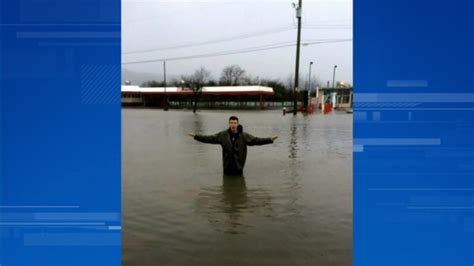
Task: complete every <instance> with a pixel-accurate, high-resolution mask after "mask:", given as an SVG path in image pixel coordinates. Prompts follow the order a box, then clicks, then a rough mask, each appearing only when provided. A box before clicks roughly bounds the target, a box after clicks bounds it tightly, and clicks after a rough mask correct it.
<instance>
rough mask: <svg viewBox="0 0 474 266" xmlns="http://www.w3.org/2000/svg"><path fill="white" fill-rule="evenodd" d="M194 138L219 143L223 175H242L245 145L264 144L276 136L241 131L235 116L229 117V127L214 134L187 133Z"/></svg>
mask: <svg viewBox="0 0 474 266" xmlns="http://www.w3.org/2000/svg"><path fill="white" fill-rule="evenodd" d="M189 135H190V136H191V137H194V139H195V140H197V141H200V142H204V143H210V144H220V145H221V147H222V164H223V166H224V175H236V176H239V175H242V174H243V170H244V165H245V159H246V158H247V146H254V145H265V144H270V143H273V141H274V140H275V139H276V138H278V136H277V135H275V136H272V137H271V138H257V137H254V136H252V135H250V134H248V133H246V132H243V127H242V125H239V119H238V118H237V117H236V116H231V117H230V118H229V128H228V129H227V130H224V131H221V132H219V133H217V134H214V135H208V136H206V135H200V134H194V133H191V134H189Z"/></svg>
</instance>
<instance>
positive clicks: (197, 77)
mask: <svg viewBox="0 0 474 266" xmlns="http://www.w3.org/2000/svg"><path fill="white" fill-rule="evenodd" d="M210 77H211V73H210V72H209V71H208V70H207V69H205V68H204V67H200V68H199V69H198V70H196V71H194V74H192V75H191V76H183V77H181V79H182V80H183V81H184V85H186V86H187V87H189V88H190V89H191V90H192V91H193V95H194V101H193V113H195V112H196V110H197V103H198V101H199V98H200V97H201V95H202V87H204V85H205V84H206V83H207V82H209V80H210Z"/></svg>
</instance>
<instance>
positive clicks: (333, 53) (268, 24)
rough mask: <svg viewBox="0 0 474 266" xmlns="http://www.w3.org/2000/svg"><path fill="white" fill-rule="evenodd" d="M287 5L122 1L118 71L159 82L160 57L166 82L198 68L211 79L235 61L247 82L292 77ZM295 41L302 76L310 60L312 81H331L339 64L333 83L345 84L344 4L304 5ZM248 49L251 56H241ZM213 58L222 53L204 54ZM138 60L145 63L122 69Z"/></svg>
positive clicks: (348, 34) (348, 26)
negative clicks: (149, 76)
mask: <svg viewBox="0 0 474 266" xmlns="http://www.w3.org/2000/svg"><path fill="white" fill-rule="evenodd" d="M295 2H296V3H297V1H296V0H295ZM291 3H292V1H290V0H288V1H286V0H273V1H262V0H257V1H242V0H241V1H163V0H123V1H122V63H123V65H122V67H123V68H124V69H127V70H130V71H134V72H146V73H153V74H155V75H156V79H162V78H163V63H162V61H159V60H162V59H167V60H166V68H167V76H168V78H172V77H178V76H180V75H182V74H191V73H192V72H194V70H195V69H197V68H199V67H200V66H203V67H205V68H206V69H208V70H210V71H211V74H212V77H213V78H214V79H218V78H219V76H220V73H221V71H222V69H223V68H224V67H225V66H227V65H233V64H237V65H239V66H241V67H242V68H243V69H245V70H246V73H247V74H250V75H251V76H252V77H257V76H258V77H260V78H278V79H281V80H282V81H286V80H287V79H288V77H289V75H292V74H294V72H295V55H296V46H295V45H294V43H295V42H296V33H297V30H296V28H297V19H296V17H295V10H294V8H293V7H292V5H291ZM301 40H302V44H304V43H308V45H303V46H301V55H300V75H301V76H302V77H304V78H307V77H308V73H309V62H310V61H314V65H313V66H312V74H313V79H314V77H316V78H317V79H318V80H320V81H322V82H323V83H324V84H325V83H326V81H328V80H330V81H331V82H332V73H333V66H334V65H338V68H337V71H336V80H343V81H346V82H349V83H351V84H352V1H351V0H344V1H332V0H329V1H328V0H326V1H318V0H303V17H302V33H301ZM320 41H322V42H323V43H318V42H320ZM292 44H293V45H292ZM291 45H292V46H291ZM275 46H276V47H279V46H283V47H281V48H275V49H270V48H273V47H275ZM248 50H251V51H253V52H248V53H241V52H242V51H248ZM229 53H230V54H229ZM216 54H228V55H221V56H211V55H216ZM154 60H156V61H154ZM140 61H152V62H148V63H136V64H127V63H130V62H140ZM153 61H154V62H153ZM123 78H127V77H123Z"/></svg>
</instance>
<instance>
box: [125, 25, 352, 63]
mask: <svg viewBox="0 0 474 266" xmlns="http://www.w3.org/2000/svg"><path fill="white" fill-rule="evenodd" d="M342 28H344V29H345V28H352V25H347V24H334V25H329V24H326V25H319V26H314V27H311V26H308V27H306V26H304V25H303V29H342ZM294 29H296V27H295V26H286V27H280V28H276V29H273V30H266V31H260V32H254V33H249V34H243V35H237V36H232V37H229V38H222V39H214V40H209V41H204V42H194V43H187V44H178V45H174V46H165V47H158V48H152V49H143V50H135V51H129V52H123V53H122V54H124V55H127V54H139V53H149V52H156V51H164V50H173V49H180V48H189V47H194V46H204V45H208V44H216V43H222V42H228V41H235V40H239V39H249V38H253V37H260V36H265V35H271V34H275V33H280V32H285V31H289V30H294Z"/></svg>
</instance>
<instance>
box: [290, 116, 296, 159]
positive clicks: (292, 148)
mask: <svg viewBox="0 0 474 266" xmlns="http://www.w3.org/2000/svg"><path fill="white" fill-rule="evenodd" d="M296 135H297V127H296V122H295V119H293V121H292V122H291V128H290V144H289V145H288V148H289V149H290V155H289V156H288V157H289V158H292V159H295V158H296V155H297V152H298V142H297V139H296Z"/></svg>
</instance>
